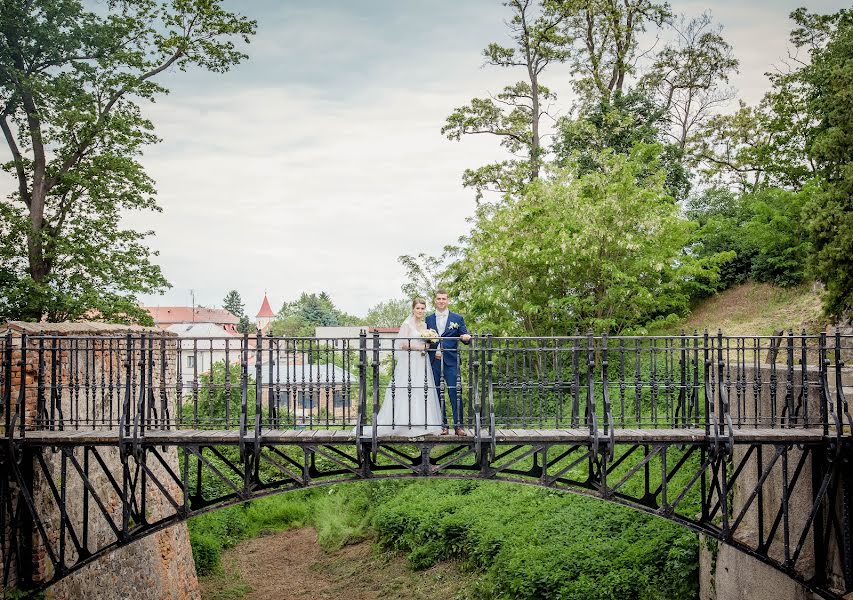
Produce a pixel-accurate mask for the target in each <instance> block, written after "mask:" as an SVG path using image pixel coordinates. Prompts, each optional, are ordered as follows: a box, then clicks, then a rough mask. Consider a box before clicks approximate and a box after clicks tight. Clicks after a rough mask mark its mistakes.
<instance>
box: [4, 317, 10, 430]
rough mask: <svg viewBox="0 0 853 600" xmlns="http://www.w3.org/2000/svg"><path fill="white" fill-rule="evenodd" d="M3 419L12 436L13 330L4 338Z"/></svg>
mask: <svg viewBox="0 0 853 600" xmlns="http://www.w3.org/2000/svg"><path fill="white" fill-rule="evenodd" d="M3 339H4V342H3V419H4V426H5V429H4V431H5V432H6V437H9V438H11V437H12V427H11V424H12V331H11V330H9V331H6V335H5V337H4V338H3Z"/></svg>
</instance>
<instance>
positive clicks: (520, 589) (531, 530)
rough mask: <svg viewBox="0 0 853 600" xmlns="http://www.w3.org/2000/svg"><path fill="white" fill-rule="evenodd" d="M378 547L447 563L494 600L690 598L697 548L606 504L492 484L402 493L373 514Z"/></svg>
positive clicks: (666, 526)
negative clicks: (458, 564) (473, 573)
mask: <svg viewBox="0 0 853 600" xmlns="http://www.w3.org/2000/svg"><path fill="white" fill-rule="evenodd" d="M374 525H375V528H376V535H377V540H378V542H379V544H380V545H382V546H384V547H386V548H389V549H394V550H398V551H402V552H406V553H407V555H408V559H409V562H410V564H411V565H412V567H413V568H416V569H424V568H428V567H430V566H432V565H434V564H436V563H437V562H438V561H440V560H444V559H447V558H457V559H461V560H463V561H464V562H465V564H467V565H468V567H469V568H472V569H478V570H481V571H483V572H484V578H485V581H482V582H481V584H480V587H481V588H484V589H489V590H490V591H491V593H492V594H493V595H494V596H493V597H498V598H531V599H532V598H563V599H578V600H580V599H583V600H587V599H588V598H660V599H664V598H666V599H668V600H672V599H679V598H694V597H695V595H696V593H697V584H698V569H697V556H698V541H697V538H696V536H695V535H694V534H693V533H691V532H689V531H687V530H685V529H682V528H680V527H678V526H677V525H675V524H671V523H666V522H663V521H661V520H659V519H656V518H653V517H648V516H644V515H639V514H637V513H636V512H634V511H632V510H630V509H626V508H621V507H614V506H611V505H607V504H605V503H602V502H599V501H594V500H588V499H585V498H580V497H572V496H568V495H563V494H559V493H554V492H547V491H544V490H532V489H523V488H515V487H506V486H505V485H502V484H495V483H491V482H483V483H479V482H471V481H466V482H439V483H433V484H431V485H418V484H414V485H411V486H408V487H405V488H402V489H401V490H400V492H399V493H398V494H396V495H395V496H393V497H392V498H389V499H388V500H387V501H386V502H384V503H383V504H382V505H381V506H379V508H377V509H376V512H375V517H374Z"/></svg>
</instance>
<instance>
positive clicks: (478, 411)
mask: <svg viewBox="0 0 853 600" xmlns="http://www.w3.org/2000/svg"><path fill="white" fill-rule="evenodd" d="M478 341H479V336H477V335H472V336H471V345H470V346H469V350H468V403H469V408H470V414H471V420H472V423H471V424H472V426H473V427H474V438H475V439H476V447H477V451H478V452H479V449H480V442H481V439H482V426H483V404H482V397H481V395H480V393H479V392H480V390H479V375H480V373H479V371H480V363H479V356H478V353H479V344H478Z"/></svg>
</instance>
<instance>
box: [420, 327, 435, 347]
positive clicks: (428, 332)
mask: <svg viewBox="0 0 853 600" xmlns="http://www.w3.org/2000/svg"><path fill="white" fill-rule="evenodd" d="M421 337H422V338H423V339H425V340H426V341H428V342H429V343H430V344H434V343H436V342H437V341H438V340H439V335H438V332H437V331H436V330H435V329H424V330H423V331H421Z"/></svg>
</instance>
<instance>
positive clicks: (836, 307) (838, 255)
mask: <svg viewBox="0 0 853 600" xmlns="http://www.w3.org/2000/svg"><path fill="white" fill-rule="evenodd" d="M792 18H793V19H794V21H795V22H796V23H797V24H798V25H799V28H798V29H796V30H795V31H794V32H793V33H792V41H793V42H794V43H795V44H797V45H798V46H806V47H809V48H811V50H810V54H811V62H810V64H809V65H808V66H805V67H803V69H802V70H801V71H800V73H799V74H798V75H799V79H800V81H801V82H802V84H803V86H804V87H805V89H806V98H807V106H808V110H809V112H810V113H811V115H812V116H813V118H814V120H815V121H816V123H817V125H816V126H815V128H814V129H813V131H812V134H813V135H812V136H811V139H810V142H811V143H810V146H809V150H810V154H811V157H812V158H813V160H814V161H815V163H816V166H817V173H818V182H819V185H818V188H817V189H816V190H815V193H814V194H813V195H812V197H811V201H810V202H809V204H808V206H807V208H806V211H805V213H804V214H805V215H807V216H808V228H809V232H810V234H811V238H812V242H813V244H814V250H815V251H814V254H813V256H812V261H811V262H812V268H813V270H814V274H815V276H816V277H817V278H818V279H819V280H820V281H822V282H823V283H824V285H825V286H826V293H825V298H824V309H825V310H826V312H827V313H828V314H830V315H832V316H836V317H844V316H848V315H850V314H851V313H853V261H851V259H850V257H851V256H853V161H851V157H853V115H851V111H850V103H851V95H850V91H851V90H853V11H850V10H842V11H839V12H838V13H835V14H834V15H812V14H809V13H807V12H806V11H805V10H804V9H801V10H798V11H795V12H794V13H793V14H792Z"/></svg>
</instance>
